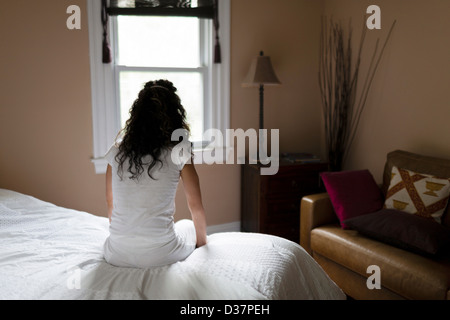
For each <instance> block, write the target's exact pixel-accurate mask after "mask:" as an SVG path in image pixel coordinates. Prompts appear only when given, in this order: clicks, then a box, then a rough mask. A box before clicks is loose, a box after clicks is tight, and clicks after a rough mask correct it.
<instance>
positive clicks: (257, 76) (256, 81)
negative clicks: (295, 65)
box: [242, 52, 281, 87]
mask: <svg viewBox="0 0 450 320" xmlns="http://www.w3.org/2000/svg"><path fill="white" fill-rule="evenodd" d="M280 84H281V82H280V80H278V77H277V75H276V74H275V71H274V70H273V67H272V62H271V60H270V57H267V56H264V55H263V53H262V52H261V55H260V56H258V57H255V58H254V59H253V61H252V64H251V66H250V71H249V72H248V74H247V77H246V78H245V80H244V82H243V83H242V86H243V87H256V86H260V85H264V86H277V85H280Z"/></svg>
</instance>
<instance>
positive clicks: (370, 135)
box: [325, 0, 450, 182]
mask: <svg viewBox="0 0 450 320" xmlns="http://www.w3.org/2000/svg"><path fill="white" fill-rule="evenodd" d="M371 4H377V5H379V6H380V8H381V18H382V29H381V30H380V31H376V30H375V31H370V32H368V38H367V41H368V42H367V44H372V47H373V44H374V43H375V41H376V38H378V37H379V38H380V39H381V40H384V39H385V37H386V35H387V32H388V29H389V28H390V26H391V23H392V22H393V21H394V19H396V20H397V24H396V27H395V31H394V33H393V35H392V38H391V42H390V43H389V45H388V47H387V50H386V53H385V56H384V58H383V60H382V62H381V65H380V68H379V70H378V73H377V75H376V78H375V80H374V83H373V87H372V91H371V94H370V96H369V98H368V101H367V105H366V109H365V111H364V114H363V117H362V119H361V126H360V129H359V131H358V136H357V139H356V143H355V144H354V147H353V149H352V150H351V154H350V157H349V161H348V163H347V165H346V168H347V169H364V168H369V169H370V170H371V172H372V173H373V174H374V176H375V178H376V180H377V181H379V182H381V179H382V177H381V175H382V170H383V166H384V161H385V158H386V153H388V152H389V151H392V150H395V149H403V150H408V151H411V152H417V153H422V154H427V155H431V156H437V157H444V158H450V144H449V142H448V138H449V137H450V126H449V124H448V119H450V90H449V84H450V62H449V61H450V60H449V59H450V41H449V39H450V20H449V19H448V13H449V12H450V1H448V0H427V1H425V0H377V1H365V0H360V1H354V0H326V1H325V12H326V13H327V14H328V15H330V14H332V15H333V16H334V17H335V18H336V19H344V21H347V19H348V18H352V21H353V25H354V28H355V30H354V33H355V36H356V38H358V37H359V35H360V32H361V26H362V18H363V16H364V14H365V11H366V9H367V7H368V6H369V5H371ZM360 21H361V23H360ZM367 48H369V46H368V47H367ZM369 55H370V50H367V51H366V55H365V58H366V61H367V60H368V58H369ZM365 65H366V66H367V64H365Z"/></svg>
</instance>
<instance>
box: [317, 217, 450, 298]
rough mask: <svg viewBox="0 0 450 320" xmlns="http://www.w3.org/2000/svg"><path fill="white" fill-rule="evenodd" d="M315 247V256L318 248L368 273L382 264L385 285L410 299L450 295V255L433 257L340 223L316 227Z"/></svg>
mask: <svg viewBox="0 0 450 320" xmlns="http://www.w3.org/2000/svg"><path fill="white" fill-rule="evenodd" d="M311 248H312V251H313V256H314V253H315V252H317V253H318V254H320V255H322V256H324V257H327V258H328V259H330V260H332V261H334V262H336V263H338V264H340V265H342V266H344V267H346V268H348V269H350V270H352V271H354V272H357V273H359V274H360V275H362V276H364V277H369V276H370V275H371V274H370V273H368V272H367V268H368V267H369V266H371V265H376V266H379V267H380V273H381V286H383V287H385V288H387V289H389V290H391V291H393V292H396V293H398V294H400V295H402V296H404V297H406V298H408V299H434V300H441V299H446V297H447V292H448V288H450V258H448V257H442V258H437V259H431V258H429V257H425V256H422V255H418V254H415V253H412V252H409V251H406V250H403V249H400V248H396V247H393V246H390V245H388V244H385V243H382V242H380V241H376V240H373V239H370V238H368V237H365V236H362V235H360V234H359V233H358V232H357V231H356V230H343V229H342V228H340V227H339V225H325V226H322V227H318V228H315V229H314V230H312V231H311ZM368 290H369V289H368Z"/></svg>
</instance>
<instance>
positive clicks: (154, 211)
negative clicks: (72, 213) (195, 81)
mask: <svg viewBox="0 0 450 320" xmlns="http://www.w3.org/2000/svg"><path fill="white" fill-rule="evenodd" d="M176 91H177V89H176V88H175V87H174V86H173V84H172V83H171V82H169V81H167V80H158V81H150V82H148V83H147V84H145V87H144V89H143V90H142V91H141V92H140V93H139V97H138V99H137V100H136V101H135V102H134V104H133V106H132V108H131V110H130V119H129V120H128V121H127V123H126V126H125V128H124V130H123V138H122V141H120V142H116V144H115V145H113V146H112V147H111V149H110V150H109V151H108V153H107V154H106V159H107V161H108V163H109V165H108V169H107V173H106V193H107V203H108V216H109V218H110V222H111V224H110V236H109V237H108V239H107V240H106V242H105V245H104V251H105V252H104V255H105V259H106V261H107V262H108V263H110V264H112V265H115V266H120V267H137V268H148V267H154V266H163V265H168V264H172V263H174V262H177V261H181V260H184V259H185V258H187V257H188V256H189V255H190V254H191V253H192V252H193V251H194V249H195V248H196V247H201V246H203V245H205V244H206V241H207V237H206V219H205V212H204V209H203V205H202V200H201V193H200V186H199V179H198V176H197V172H196V170H195V168H194V165H193V164H192V163H191V161H190V160H191V154H189V155H188V156H187V157H186V152H184V157H183V156H182V155H180V153H179V152H176V150H179V148H178V149H177V148H175V149H174V147H175V146H176V145H178V143H179V142H178V141H172V140H171V138H172V133H173V132H174V131H175V130H177V129H185V130H186V131H185V132H188V130H189V127H188V125H187V123H186V112H185V110H184V108H183V106H182V105H181V102H180V98H179V97H178V95H177V94H176ZM183 141H187V138H185V139H184V140H183ZM188 149H189V150H190V144H189V148H188ZM180 177H181V179H182V180H183V185H184V190H185V193H186V198H187V202H188V206H189V209H190V211H191V214H192V220H193V221H191V220H181V221H179V222H177V223H174V219H173V216H174V213H175V194H176V190H177V186H178V182H179V180H180Z"/></svg>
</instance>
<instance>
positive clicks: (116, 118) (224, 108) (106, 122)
mask: <svg viewBox="0 0 450 320" xmlns="http://www.w3.org/2000/svg"><path fill="white" fill-rule="evenodd" d="M86 2H87V8H88V23H89V51H90V63H91V88H92V122H93V157H92V162H93V164H94V166H95V172H96V173H97V174H104V173H105V172H106V168H107V161H106V160H105V159H104V155H105V153H106V152H107V151H108V148H109V147H110V146H111V145H112V144H113V143H114V140H115V138H116V136H117V134H118V132H119V130H120V110H119V107H120V106H119V93H118V91H117V90H116V76H117V75H118V71H117V68H116V64H115V63H110V64H104V63H102V34H103V26H102V23H101V19H100V17H101V1H94V0H86ZM230 9H231V6H230V0H220V1H219V21H220V29H219V32H220V42H221V49H222V50H221V54H222V62H221V63H220V64H212V66H211V68H210V72H209V73H210V74H208V75H207V77H208V78H209V86H210V89H208V90H205V92H206V93H205V95H206V97H205V98H206V99H205V106H207V105H209V106H211V107H209V108H205V115H204V121H205V129H208V127H210V128H214V129H218V130H220V131H221V132H223V136H224V137H225V132H226V129H229V128H230ZM110 20H111V19H110ZM112 25H114V24H113V23H110V24H109V26H110V27H109V31H110V33H109V34H112V33H113V32H115V30H114V28H113V26H112ZM209 37H213V35H209ZM114 45H115V44H114V43H111V47H113V46H114ZM210 47H211V46H210ZM210 49H211V48H210ZM113 60H114V57H113ZM224 142H225V143H224V144H223V145H219V146H218V147H221V148H224V151H223V154H224V157H227V156H228V152H225V150H229V146H228V145H226V144H227V143H228V139H226V141H224ZM194 152H195V154H196V157H195V158H194V159H200V161H196V163H201V160H202V159H203V157H202V156H197V155H201V154H200V153H201V152H203V150H202V149H201V148H200V149H199V148H197V149H195V150H194Z"/></svg>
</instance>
